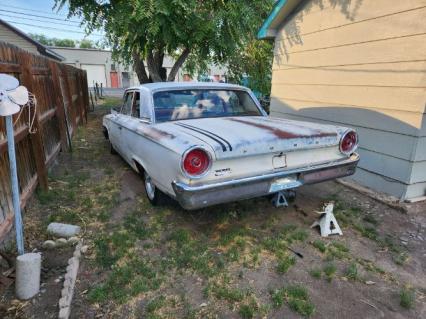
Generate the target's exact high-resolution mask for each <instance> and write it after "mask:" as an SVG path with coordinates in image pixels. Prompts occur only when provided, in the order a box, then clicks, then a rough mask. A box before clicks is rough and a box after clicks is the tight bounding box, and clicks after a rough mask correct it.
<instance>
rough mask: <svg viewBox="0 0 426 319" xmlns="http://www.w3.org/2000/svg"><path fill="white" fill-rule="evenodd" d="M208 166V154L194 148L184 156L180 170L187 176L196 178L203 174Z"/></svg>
mask: <svg viewBox="0 0 426 319" xmlns="http://www.w3.org/2000/svg"><path fill="white" fill-rule="evenodd" d="M210 164H211V160H210V156H209V154H208V153H207V152H206V151H205V150H203V149H201V148H194V149H192V150H190V151H189V152H187V153H186V154H185V155H184V158H183V162H182V168H183V170H184V171H185V173H186V174H188V175H189V176H191V177H197V176H200V175H202V174H204V173H205V172H206V171H207V170H208V169H209V168H210Z"/></svg>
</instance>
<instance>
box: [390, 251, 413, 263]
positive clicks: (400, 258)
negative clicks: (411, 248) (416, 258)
mask: <svg viewBox="0 0 426 319" xmlns="http://www.w3.org/2000/svg"><path fill="white" fill-rule="evenodd" d="M408 258H409V256H408V254H407V253H406V252H400V253H397V254H393V255H392V260H393V261H394V262H395V264H397V265H398V266H402V265H404V264H405V263H406V262H407V260H408Z"/></svg>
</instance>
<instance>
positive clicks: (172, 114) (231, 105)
mask: <svg viewBox="0 0 426 319" xmlns="http://www.w3.org/2000/svg"><path fill="white" fill-rule="evenodd" d="M154 111H155V119H156V121H157V122H166V121H176V120H186V119H194V118H209V117H229V116H249V115H262V114H261V112H260V111H259V109H258V108H257V106H256V104H255V102H254V101H253V99H252V98H251V96H250V94H248V93H247V92H246V91H241V90H206V89H194V90H171V91H161V92H156V93H154Z"/></svg>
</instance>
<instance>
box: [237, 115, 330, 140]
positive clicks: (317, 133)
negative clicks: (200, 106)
mask: <svg viewBox="0 0 426 319" xmlns="http://www.w3.org/2000/svg"><path fill="white" fill-rule="evenodd" d="M229 120H230V121H234V122H239V123H243V124H246V125H250V126H254V127H257V128H260V129H263V130H266V131H269V132H270V133H272V134H273V135H275V136H276V137H278V138H300V137H326V136H336V135H337V134H336V133H335V132H324V131H321V130H318V129H310V131H311V132H312V134H299V133H295V132H289V131H286V130H283V129H281V128H277V127H273V126H270V125H266V124H261V123H255V122H250V121H247V120H244V119H238V118H229ZM305 129H306V127H305Z"/></svg>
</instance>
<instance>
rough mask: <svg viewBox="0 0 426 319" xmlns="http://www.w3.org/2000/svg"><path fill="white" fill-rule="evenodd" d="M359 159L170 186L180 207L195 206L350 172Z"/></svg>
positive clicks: (346, 159) (219, 202)
mask: <svg viewBox="0 0 426 319" xmlns="http://www.w3.org/2000/svg"><path fill="white" fill-rule="evenodd" d="M358 162H359V155H358V154H356V153H354V154H352V155H351V156H350V157H349V158H344V159H341V160H338V161H333V162H328V163H323V164H318V165H312V166H306V167H301V168H296V169H289V170H285V171H280V172H276V173H270V174H264V175H257V176H251V177H245V178H240V179H233V180H228V181H224V182H219V183H213V184H204V185H198V186H192V185H187V184H184V183H180V182H176V181H174V182H172V187H173V190H174V191H175V195H176V200H177V201H178V202H179V203H180V204H181V206H182V207H183V208H185V209H197V208H202V207H206V206H211V205H216V204H221V203H226V202H232V201H237V200H242V199H248V198H254V197H259V196H264V195H267V194H270V193H276V192H278V191H280V190H286V189H293V188H297V187H299V186H301V185H304V184H313V183H319V182H323V181H326V180H330V179H335V178H338V177H345V176H349V175H353V174H354V173H355V169H356V166H357V164H358Z"/></svg>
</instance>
